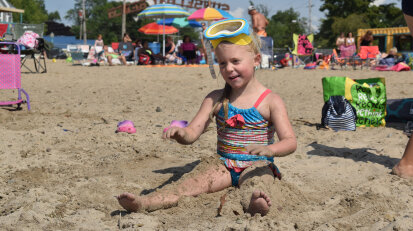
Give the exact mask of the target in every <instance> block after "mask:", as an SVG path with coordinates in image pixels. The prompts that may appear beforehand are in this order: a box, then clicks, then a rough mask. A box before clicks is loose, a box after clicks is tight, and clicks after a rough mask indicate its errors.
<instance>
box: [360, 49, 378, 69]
mask: <svg viewBox="0 0 413 231" xmlns="http://www.w3.org/2000/svg"><path fill="white" fill-rule="evenodd" d="M378 54H380V51H379V47H378V46H361V47H360V52H359V53H358V54H357V56H355V57H354V62H355V63H357V65H360V67H361V69H363V67H364V66H365V67H367V68H370V67H372V66H375V65H376V63H374V61H375V60H376V59H377V55H378Z"/></svg>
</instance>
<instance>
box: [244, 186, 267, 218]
mask: <svg viewBox="0 0 413 231" xmlns="http://www.w3.org/2000/svg"><path fill="white" fill-rule="evenodd" d="M270 206H271V199H270V198H269V197H268V196H267V195H266V194H265V193H264V192H262V191H258V190H256V191H254V192H253V193H252V195H251V201H250V205H249V207H248V209H247V212H249V213H250V214H251V215H252V216H254V214H256V213H259V214H261V216H264V215H266V214H267V213H268V211H270Z"/></svg>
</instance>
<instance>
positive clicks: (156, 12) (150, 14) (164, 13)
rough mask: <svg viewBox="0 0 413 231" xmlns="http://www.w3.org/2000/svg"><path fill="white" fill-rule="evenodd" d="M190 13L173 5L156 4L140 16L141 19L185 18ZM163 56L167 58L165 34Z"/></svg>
mask: <svg viewBox="0 0 413 231" xmlns="http://www.w3.org/2000/svg"><path fill="white" fill-rule="evenodd" d="M188 16H189V13H188V12H187V11H186V10H184V9H183V8H182V7H180V6H177V5H173V4H156V5H152V6H149V7H147V8H146V9H145V10H143V11H142V12H140V13H139V14H138V17H140V18H162V19H163V20H165V19H166V18H183V17H188ZM162 55H163V56H165V33H163V49H162Z"/></svg>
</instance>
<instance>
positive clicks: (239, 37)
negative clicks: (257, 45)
mask: <svg viewBox="0 0 413 231" xmlns="http://www.w3.org/2000/svg"><path fill="white" fill-rule="evenodd" d="M204 35H205V38H206V39H208V40H209V41H211V43H212V46H213V47H214V48H216V47H217V46H218V44H220V43H221V42H222V41H228V42H231V43H233V44H237V45H243V46H245V45H248V44H250V43H251V42H252V39H251V37H250V36H249V35H250V31H249V25H248V22H247V20H245V19H243V18H236V19H227V20H222V21H218V22H216V23H214V24H212V25H211V26H209V27H208V28H207V29H206V30H205V32H204Z"/></svg>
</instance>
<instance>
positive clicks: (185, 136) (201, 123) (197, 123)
mask: <svg viewBox="0 0 413 231" xmlns="http://www.w3.org/2000/svg"><path fill="white" fill-rule="evenodd" d="M219 92H220V91H219V90H218V91H213V92H211V93H209V94H208V95H207V96H206V97H205V99H204V101H203V102H202V104H201V107H200V108H199V110H198V113H197V114H196V115H195V117H194V118H193V119H192V121H191V122H190V123H189V125H188V126H187V127H185V128H179V127H171V128H169V129H168V130H167V131H166V132H164V133H163V134H162V138H164V139H174V140H176V141H177V142H178V143H180V144H192V143H194V142H195V141H196V140H197V139H198V138H199V136H201V134H202V133H203V132H204V131H205V129H206V128H207V127H208V125H209V123H210V120H209V114H210V113H211V111H212V110H213V106H214V105H215V103H216V102H217V99H218V98H219V96H220V93H219Z"/></svg>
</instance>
